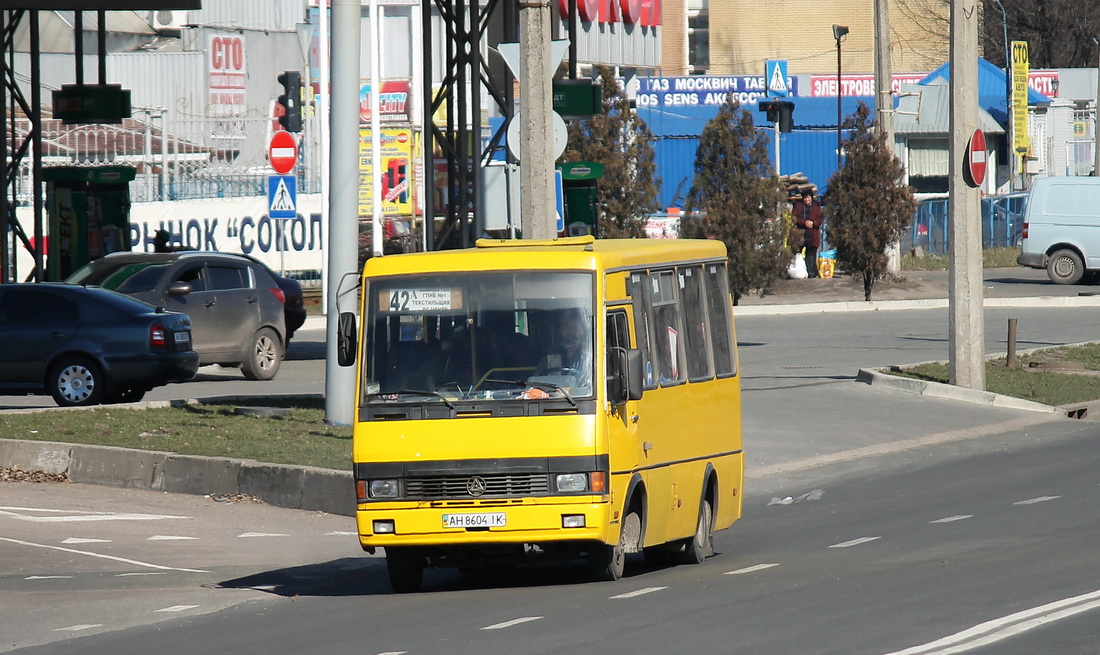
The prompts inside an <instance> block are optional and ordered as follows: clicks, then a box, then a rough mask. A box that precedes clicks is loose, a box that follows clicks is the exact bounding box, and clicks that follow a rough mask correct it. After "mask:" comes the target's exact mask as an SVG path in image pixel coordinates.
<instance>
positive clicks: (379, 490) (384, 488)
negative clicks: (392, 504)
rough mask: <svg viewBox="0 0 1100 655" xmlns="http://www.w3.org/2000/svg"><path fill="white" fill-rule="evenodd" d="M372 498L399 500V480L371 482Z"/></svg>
mask: <svg viewBox="0 0 1100 655" xmlns="http://www.w3.org/2000/svg"><path fill="white" fill-rule="evenodd" d="M370 497H371V498H397V480H392V479H391V480H371V481H370Z"/></svg>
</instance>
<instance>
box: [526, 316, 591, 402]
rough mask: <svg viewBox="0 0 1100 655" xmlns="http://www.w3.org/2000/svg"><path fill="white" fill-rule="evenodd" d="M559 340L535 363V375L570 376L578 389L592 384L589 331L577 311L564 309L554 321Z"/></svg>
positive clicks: (586, 322)
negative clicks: (536, 367)
mask: <svg viewBox="0 0 1100 655" xmlns="http://www.w3.org/2000/svg"><path fill="white" fill-rule="evenodd" d="M558 334H559V337H560V340H559V342H558V343H555V344H553V345H551V346H550V347H549V348H548V349H547V351H546V353H545V354H544V355H543V356H542V359H541V360H540V361H539V368H538V375H573V376H575V377H576V379H577V381H576V386H577V387H578V388H584V387H589V386H591V384H592V329H591V327H590V326H589V323H588V318H587V317H586V316H585V313H584V311H583V310H581V309H580V308H573V309H568V310H566V311H565V313H564V314H563V315H562V316H561V319H560V320H559V321H558Z"/></svg>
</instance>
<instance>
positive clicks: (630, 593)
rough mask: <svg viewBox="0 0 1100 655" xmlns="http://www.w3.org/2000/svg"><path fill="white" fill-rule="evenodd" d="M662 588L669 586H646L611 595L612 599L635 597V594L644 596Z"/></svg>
mask: <svg viewBox="0 0 1100 655" xmlns="http://www.w3.org/2000/svg"><path fill="white" fill-rule="evenodd" d="M662 589H668V587H645V588H644V589H635V590H634V591H628V592H626V593H625V594H619V595H618V596H611V598H612V599H616V598H634V597H635V596H644V595H645V594H652V593H653V592H655V591H660V590H662Z"/></svg>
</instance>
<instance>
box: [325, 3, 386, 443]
mask: <svg viewBox="0 0 1100 655" xmlns="http://www.w3.org/2000/svg"><path fill="white" fill-rule="evenodd" d="M362 13H363V12H362V7H361V4H360V0H333V2H332V86H331V98H332V102H331V108H332V109H331V111H332V143H331V145H332V149H331V152H332V155H331V157H332V161H331V166H330V168H329V172H330V174H331V175H332V180H331V184H330V186H329V189H330V190H331V194H332V198H331V199H330V201H329V208H330V212H331V216H330V218H329V221H328V227H329V229H328V235H327V237H328V242H327V243H326V247H327V249H328V253H329V256H328V268H327V269H326V270H325V277H326V281H327V283H328V284H329V285H332V286H331V289H330V292H329V294H328V305H327V306H326V308H325V314H326V318H327V319H328V321H327V330H326V347H325V420H326V421H328V422H329V423H330V424H333V425H351V422H352V418H353V413H354V411H353V402H354V400H355V367H353V366H339V365H338V364H337V361H338V357H337V348H338V344H339V339H338V338H337V332H338V326H339V321H340V312H341V311H345V312H355V311H356V310H357V309H358V303H357V301H356V299H357V297H358V294H357V293H355V290H356V288H357V287H358V285H357V284H356V278H355V275H356V273H357V270H356V269H357V268H358V252H357V244H358V242H359V219H358V216H359V53H360V47H361V36H360V26H361V25H362V22H363V16H362ZM375 93H377V90H375Z"/></svg>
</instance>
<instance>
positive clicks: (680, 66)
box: [660, 0, 688, 76]
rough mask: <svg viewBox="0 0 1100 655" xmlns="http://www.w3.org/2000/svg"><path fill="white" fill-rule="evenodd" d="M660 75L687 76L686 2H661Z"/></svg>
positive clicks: (673, 0) (677, 0)
mask: <svg viewBox="0 0 1100 655" xmlns="http://www.w3.org/2000/svg"><path fill="white" fill-rule="evenodd" d="M660 74H661V75H666V76H673V75H687V74H688V39H687V0H662V2H661V73H660Z"/></svg>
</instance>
